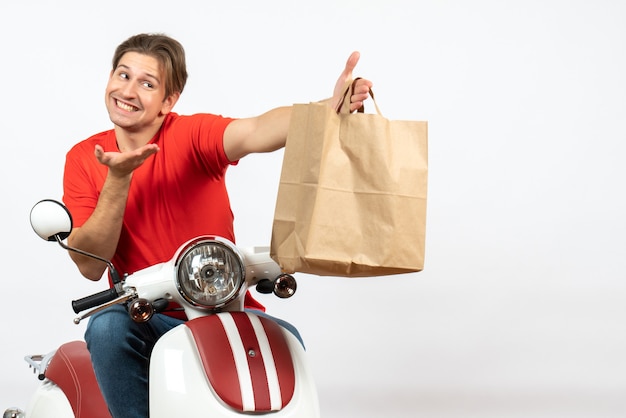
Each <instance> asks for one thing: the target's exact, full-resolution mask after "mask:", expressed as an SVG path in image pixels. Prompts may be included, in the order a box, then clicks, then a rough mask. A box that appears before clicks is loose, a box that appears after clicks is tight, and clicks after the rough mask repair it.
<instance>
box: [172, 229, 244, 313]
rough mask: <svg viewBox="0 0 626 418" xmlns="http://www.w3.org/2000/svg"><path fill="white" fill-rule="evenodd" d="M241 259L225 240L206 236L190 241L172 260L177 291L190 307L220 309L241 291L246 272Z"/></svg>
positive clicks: (231, 245) (237, 252)
mask: <svg viewBox="0 0 626 418" xmlns="http://www.w3.org/2000/svg"><path fill="white" fill-rule="evenodd" d="M242 260H243V257H242V256H241V255H240V254H239V251H238V250H237V248H236V247H235V246H234V245H233V244H232V243H231V242H229V241H227V240H223V239H220V238H216V237H209V238H201V239H198V240H195V241H192V242H191V243H189V245H188V246H187V247H186V248H185V249H184V250H183V251H182V252H181V253H180V255H179V257H178V259H177V261H176V283H177V286H178V291H179V292H180V294H181V295H182V296H183V297H184V298H185V299H186V300H187V301H188V302H189V303H191V304H192V305H194V306H199V307H206V308H211V309H214V308H220V307H222V306H224V305H226V304H227V303H228V302H230V301H232V300H233V299H235V298H236V297H237V296H238V295H239V293H240V291H241V290H242V288H243V283H244V281H245V271H246V270H245V267H244V265H243V261H242Z"/></svg>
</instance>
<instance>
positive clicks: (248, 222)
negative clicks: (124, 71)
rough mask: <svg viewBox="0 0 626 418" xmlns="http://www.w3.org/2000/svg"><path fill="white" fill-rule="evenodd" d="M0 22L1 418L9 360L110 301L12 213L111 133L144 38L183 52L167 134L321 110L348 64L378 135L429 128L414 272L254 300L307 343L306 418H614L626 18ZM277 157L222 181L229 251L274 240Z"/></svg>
mask: <svg viewBox="0 0 626 418" xmlns="http://www.w3.org/2000/svg"><path fill="white" fill-rule="evenodd" d="M0 19H1V21H2V23H1V25H0V33H1V35H2V36H1V37H2V39H3V45H2V52H3V58H2V65H1V66H0V75H1V80H2V82H3V88H2V99H1V100H0V103H1V104H0V107H1V108H2V112H1V113H0V127H1V130H0V131H1V132H2V135H1V139H0V141H1V144H2V147H1V148H0V150H1V151H0V152H1V153H2V157H3V158H2V160H3V161H2V164H1V165H0V178H2V182H1V184H0V195H1V196H2V199H3V203H4V205H3V206H4V208H3V209H2V214H3V216H2V218H1V222H2V224H1V225H0V230H1V231H3V233H4V234H3V235H4V237H3V239H2V241H1V242H0V247H1V250H0V254H2V255H1V257H2V258H1V261H2V282H1V283H2V295H3V303H2V304H1V305H0V317H2V321H1V325H0V327H1V328H0V335H2V337H1V338H2V347H3V348H2V356H1V357H0V409H4V408H5V407H7V406H10V405H20V406H25V404H26V402H27V399H28V396H29V394H30V392H31V391H32V390H33V388H34V387H35V386H36V384H37V381H36V379H35V378H34V377H33V376H32V375H31V374H30V373H29V371H28V370H27V366H26V363H25V362H23V361H22V357H23V356H24V355H26V354H29V353H38V352H46V351H48V350H51V349H53V348H55V347H56V346H57V345H58V344H59V343H61V342H63V341H65V340H68V339H73V338H80V337H81V336H82V332H83V331H84V325H79V326H75V325H73V324H72V318H73V314H72V312H71V309H70V305H69V301H70V300H71V299H73V298H77V297H80V296H83V295H86V294H89V293H93V292H95V291H98V290H101V289H102V288H103V286H104V283H97V284H93V283H90V282H88V281H87V280H83V279H81V277H79V274H78V273H77V271H76V270H75V268H74V266H73V265H72V264H71V262H70V261H69V257H67V256H66V255H65V254H64V253H63V252H62V250H61V249H59V248H57V247H56V246H54V245H53V244H47V243H44V242H43V241H41V240H39V239H38V238H37V237H36V236H35V234H34V233H33V232H32V231H31V229H30V225H29V222H28V214H29V210H30V208H31V206H32V205H33V204H34V203H35V202H36V201H38V200H39V199H41V198H60V197H61V193H62V191H61V179H62V168H63V162H64V154H65V152H66V151H67V150H68V149H69V147H70V146H71V145H73V144H74V143H75V142H77V141H79V140H81V139H84V138H86V137H87V136H89V135H91V134H93V133H95V132H98V131H101V130H105V129H108V128H109V127H110V124H109V121H108V119H107V116H106V112H105V108H104V104H103V94H104V87H105V84H106V79H107V76H108V72H109V67H110V58H111V55H112V53H113V50H114V48H115V46H116V45H117V44H118V43H119V42H121V41H122V40H124V39H125V38H126V37H128V36H130V35H132V34H135V33H138V32H142V31H160V32H166V33H168V34H170V35H172V36H174V37H176V38H178V39H179V40H180V41H182V43H183V44H184V45H185V46H186V50H187V53H188V66H189V72H190V80H189V83H188V86H187V88H186V91H185V92H184V94H183V96H182V99H181V101H180V102H179V104H178V105H177V108H176V110H177V111H178V112H180V113H188V112H214V113H222V114H225V115H230V116H249V115H255V114H258V113H261V112H262V111H265V110H268V109H270V108H272V107H275V106H278V105H283V104H291V103H294V102H308V101H311V100H318V99H321V98H324V97H327V96H329V95H330V93H331V91H332V87H333V85H334V82H335V80H336V78H337V76H338V75H339V73H340V71H341V70H342V68H343V65H344V62H345V59H346V58H347V57H348V55H349V53H350V52H351V51H353V50H359V51H361V54H362V59H361V62H360V64H359V67H358V69H357V70H358V71H357V75H362V76H365V77H367V78H370V79H372V80H373V81H374V83H375V86H374V91H375V93H376V94H377V101H378V104H379V106H380V108H381V110H382V112H383V114H384V115H386V116H387V117H389V118H391V119H421V120H428V121H429V128H430V182H429V202H428V231H427V232H428V234H427V254H426V269H425V270H424V271H423V272H422V273H419V274H414V275H405V276H395V277H387V278H375V279H358V280H357V279H352V280H350V279H341V278H317V277H313V276H307V275H301V276H300V289H299V292H298V294H297V296H296V297H294V299H292V300H290V301H286V302H285V301H275V300H273V299H271V298H263V299H262V300H263V301H264V302H265V303H266V304H267V305H268V307H269V309H270V312H272V313H274V314H276V315H279V316H282V317H284V318H286V319H288V320H290V321H292V322H293V323H294V324H296V325H297V326H298V327H299V328H300V330H301V331H302V333H303V334H304V336H305V338H306V341H307V345H308V348H309V354H310V358H311V361H312V363H313V365H314V368H315V373H316V379H317V382H318V383H319V390H320V396H321V402H322V409H323V413H324V417H326V418H331V417H361V418H364V417H429V418H430V417H458V418H468V417H481V418H482V417H499V418H502V417H533V418H537V417H550V418H553V417H567V418H573V417H593V418H597V417H624V416H626V398H625V397H624V392H625V391H626V356H625V355H624V353H625V352H626V319H625V318H626V303H624V299H625V298H626V281H625V280H624V279H625V276H626V274H625V271H626V256H625V254H626V238H625V234H626V222H625V221H624V213H626V207H625V206H626V204H625V199H624V189H625V188H624V183H625V180H626V164H624V159H625V152H626V145H625V140H626V128H625V126H626V123H625V120H626V78H625V77H624V74H626V25H625V24H624V22H625V21H626V3H624V2H621V1H618V0H614V1H611V0H596V1H593V2H592V1H565V0H563V1H555V0H541V1H539V0H526V1H508V2H503V1H495V0H494V1H488V0H477V1H473V2H466V1H453V0H449V1H444V0H439V1H435V0H432V1H405V2H403V1H401V0H384V1H382V0H381V1H376V2H375V1H343V0H334V1H329V0H316V1H312V2H308V3H306V4H304V3H303V2H295V1H288V0H284V1H277V0H269V1H253V0H249V1H243V0H239V1H237V0H235V1H228V2H224V1H221V2H197V1H189V2H187V1H184V0H179V1H177V2H172V1H168V2H166V1H160V0H155V1H150V2H142V1H134V2H129V1H124V2H122V1H115V0H111V1H108V2H100V3H94V2H83V1H67V0H66V1H59V2H46V1H43V0H30V1H28V0H26V1H19V2H18V1H12V2H2V5H0ZM281 159H282V153H281V152H277V153H274V154H271V155H263V156H251V157H248V158H247V159H246V160H244V161H242V162H241V164H240V165H239V166H238V167H235V168H234V169H232V170H231V171H230V177H229V181H230V190H231V194H232V200H233V207H234V210H235V213H236V216H237V225H236V228H237V233H238V239H239V242H240V243H242V244H250V245H254V244H267V243H268V242H269V237H270V231H271V221H272V215H273V209H274V201H275V193H276V189H277V183H278V178H279V174H280V164H281Z"/></svg>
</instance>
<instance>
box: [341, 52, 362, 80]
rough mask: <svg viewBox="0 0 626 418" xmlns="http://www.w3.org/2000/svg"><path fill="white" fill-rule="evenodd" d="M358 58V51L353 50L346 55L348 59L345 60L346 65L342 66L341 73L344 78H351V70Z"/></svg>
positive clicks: (359, 55)
mask: <svg viewBox="0 0 626 418" xmlns="http://www.w3.org/2000/svg"><path fill="white" fill-rule="evenodd" d="M360 58H361V54H360V53H359V51H354V52H353V53H352V54H350V56H349V57H348V61H346V67H345V68H344V70H343V73H342V77H343V78H344V79H345V80H351V79H352V72H353V71H354V68H355V67H356V65H357V64H358V63H359V59H360Z"/></svg>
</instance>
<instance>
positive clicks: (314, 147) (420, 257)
mask: <svg viewBox="0 0 626 418" xmlns="http://www.w3.org/2000/svg"><path fill="white" fill-rule="evenodd" d="M353 86H354V84H352V86H348V88H347V89H346V93H345V95H344V100H343V103H342V104H340V105H339V111H337V110H334V109H332V108H331V107H330V106H328V105H327V104H325V103H310V104H296V105H294V107H293V113H292V116H291V122H290V127H289V133H288V136H287V143H286V146H285V152H284V159H283V167H282V172H281V178H280V185H279V189H278V196H277V201H276V209H275V213H274V222H273V227H272V240H271V246H270V255H271V257H272V258H273V259H274V260H275V261H276V262H277V263H278V264H279V265H280V266H281V267H282V268H283V270H284V271H285V272H289V273H293V272H303V273H311V274H316V275H324V276H345V277H362V276H381V275H388V274H398V273H407V272H416V271H421V270H422V269H423V267H424V245H425V227H426V191H427V170H428V162H427V160H428V157H427V156H428V150H427V142H428V139H427V138H428V129H427V122H418V121H390V120H388V119H386V118H384V117H383V116H382V115H381V113H380V110H379V109H378V105H376V102H375V101H374V97H373V94H371V96H372V101H374V104H375V106H376V111H377V113H376V114H369V113H364V112H363V109H360V110H359V112H357V113H354V114H351V113H350V112H349V99H346V97H350V96H351V95H352V91H351V89H352V87H353ZM370 93H371V92H370Z"/></svg>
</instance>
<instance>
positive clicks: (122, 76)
mask: <svg viewBox="0 0 626 418" xmlns="http://www.w3.org/2000/svg"><path fill="white" fill-rule="evenodd" d="M120 78H125V79H128V74H126V73H120Z"/></svg>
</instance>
